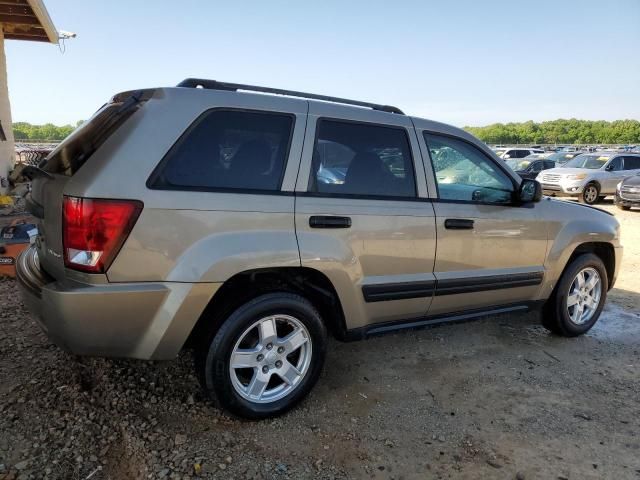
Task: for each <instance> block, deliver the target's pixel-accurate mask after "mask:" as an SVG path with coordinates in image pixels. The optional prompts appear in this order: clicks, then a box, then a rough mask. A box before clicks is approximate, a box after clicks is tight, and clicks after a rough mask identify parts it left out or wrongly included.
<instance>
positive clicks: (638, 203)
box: [615, 173, 640, 210]
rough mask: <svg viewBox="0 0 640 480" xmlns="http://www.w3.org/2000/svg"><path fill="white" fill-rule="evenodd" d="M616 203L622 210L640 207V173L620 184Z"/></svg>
mask: <svg viewBox="0 0 640 480" xmlns="http://www.w3.org/2000/svg"><path fill="white" fill-rule="evenodd" d="M615 204H616V205H617V206H618V208H620V209H622V210H629V209H630V208H632V207H637V208H640V173H638V174H636V175H633V176H630V177H627V178H625V179H623V180H622V181H621V182H620V183H619V184H618V186H617V188H616V196H615Z"/></svg>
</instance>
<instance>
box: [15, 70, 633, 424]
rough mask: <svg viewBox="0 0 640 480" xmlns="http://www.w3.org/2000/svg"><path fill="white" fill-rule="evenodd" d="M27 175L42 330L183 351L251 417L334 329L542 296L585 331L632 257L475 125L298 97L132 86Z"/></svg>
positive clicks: (282, 394) (32, 272)
mask: <svg viewBox="0 0 640 480" xmlns="http://www.w3.org/2000/svg"><path fill="white" fill-rule="evenodd" d="M198 87H200V88H198ZM28 173H29V175H30V176H31V178H32V180H33V182H32V183H33V188H32V193H31V195H30V197H28V199H27V203H28V208H29V210H30V212H31V213H32V214H33V215H34V216H35V217H36V218H37V221H38V229H39V234H38V236H37V238H36V241H35V243H34V244H33V245H32V246H31V248H29V249H27V250H25V252H24V253H23V254H22V255H21V256H20V257H19V259H18V261H17V274H18V279H19V283H20V286H21V290H22V293H23V296H24V299H25V302H26V303H27V305H28V306H29V308H30V309H31V311H32V312H34V314H35V315H36V317H37V319H38V321H39V322H40V325H41V326H42V328H43V329H44V330H45V331H46V332H47V334H48V335H49V337H50V338H51V339H52V340H53V341H54V342H55V343H57V344H58V345H60V346H61V347H63V348H65V349H67V350H69V351H70V352H73V353H74V354H78V355H99V356H114V357H132V358H140V359H153V360H167V359H171V358H174V357H175V356H176V355H177V354H178V353H179V352H180V351H181V350H182V349H183V348H186V347H189V348H192V349H193V351H194V352H195V360H196V361H195V367H196V370H197V373H198V377H199V379H200V382H201V384H202V387H203V388H204V390H205V391H206V393H207V394H208V395H210V397H211V398H212V399H214V400H216V401H217V402H218V403H219V404H220V405H221V406H222V407H223V408H225V409H226V410H228V411H230V412H233V413H234V414H236V415H240V416H243V417H247V418H254V419H257V418H265V417H269V416H273V415H278V414H280V413H283V412H285V411H287V410H288V409H290V408H291V407H292V406H294V405H295V404H296V403H297V402H299V401H300V400H302V399H303V398H304V397H305V396H306V395H307V394H308V393H309V391H310V390H311V388H312V387H313V385H314V384H315V383H316V381H317V380H318V378H319V376H320V372H321V370H322V367H323V362H324V359H325V354H326V349H327V347H328V345H330V344H328V342H327V336H328V335H332V336H334V337H336V338H338V339H340V340H353V339H361V338H366V337H368V336H370V335H376V334H381V333H385V332H390V331H395V330H398V329H405V328H413V327H419V326H424V325H432V324H435V323H440V322H451V321H463V320H468V319H471V318H475V317H480V316H485V315H489V314H498V313H507V312H511V313H513V312H521V311H526V310H528V309H531V308H536V307H539V308H542V310H543V312H544V314H543V316H542V322H543V325H544V326H545V327H546V328H547V329H549V330H550V331H552V332H555V333H557V334H559V335H564V336H568V337H571V336H576V335H581V334H583V333H585V332H586V331H588V330H589V329H590V328H591V327H592V326H593V325H594V324H595V322H596V321H597V320H598V317H599V315H600V312H601V311H602V308H603V306H604V302H605V299H606V296H607V292H608V291H609V289H610V288H611V287H612V285H613V284H614V282H615V278H616V274H617V272H618V269H619V265H620V261H621V256H622V247H621V245H620V239H619V225H618V222H617V221H616V219H615V218H614V217H613V216H611V215H609V214H607V213H605V212H602V211H600V210H597V209H594V208H590V207H586V206H584V205H577V204H570V203H567V202H559V201H555V200H552V199H549V198H542V191H541V188H540V185H539V184H538V183H537V182H536V181H534V180H527V179H524V180H523V179H521V178H520V177H518V176H517V175H516V174H515V173H514V172H513V171H512V170H511V169H510V168H509V167H508V166H507V165H506V164H505V163H504V161H502V160H500V159H498V158H497V157H496V156H495V155H494V154H493V152H492V151H491V150H490V149H489V148H488V147H487V146H486V145H484V144H483V143H482V142H480V141H479V140H478V139H476V138H475V137H473V136H472V135H470V134H468V133H466V132H465V131H463V130H460V129H458V128H455V127H451V126H448V125H445V124H442V123H438V122H434V121H430V120H424V119H421V118H415V117H410V116H407V115H405V114H403V113H402V112H401V111H400V110H399V109H397V108H395V107H391V106H385V105H377V104H371V103H365V102H358V101H353V100H348V99H339V98H332V97H325V96H320V95H314V94H307V93H302V92H292V91H288V90H278V89H271V88H264V87H254V86H249V85H237V84H229V83H221V82H216V81H213V80H198V79H188V80H185V81H184V82H182V83H181V84H180V85H179V86H178V87H174V88H155V89H147V90H138V91H132V92H125V93H121V94H118V95H116V96H115V97H113V98H112V99H111V100H110V101H109V102H108V103H106V104H105V105H104V106H103V107H102V108H101V109H100V110H99V111H98V112H96V114H95V115H94V116H93V117H92V118H91V119H90V120H89V121H87V122H85V123H83V124H82V125H81V126H80V127H79V128H78V129H77V130H76V131H75V132H74V133H73V134H72V135H71V136H69V137H68V138H67V139H66V140H65V141H63V142H62V143H61V144H60V145H59V146H58V147H57V148H56V150H54V151H53V152H52V153H51V154H50V155H49V156H48V157H47V158H46V159H45V160H44V161H43V162H42V163H40V164H39V166H34V167H31V168H30V170H29V172H28ZM372 348H373V347H372ZM381 354H384V352H383V351H381Z"/></svg>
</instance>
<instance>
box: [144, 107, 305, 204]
mask: <svg viewBox="0 0 640 480" xmlns="http://www.w3.org/2000/svg"><path fill="white" fill-rule="evenodd" d="M293 124H294V119H293V116H292V115H288V114H274V113H263V112H249V111H239V110H238V111H236V110H210V111H208V112H206V113H204V114H203V115H202V116H200V118H198V119H197V120H196V121H195V122H194V123H193V124H192V125H191V127H189V129H188V130H187V131H186V132H185V134H184V135H182V137H181V138H180V139H179V140H178V141H177V142H176V144H175V145H174V146H173V147H172V148H171V150H169V153H168V154H167V155H166V156H165V158H164V159H163V161H162V162H161V163H160V166H159V167H158V170H157V172H155V173H154V174H153V175H152V177H151V179H150V181H149V186H150V187H151V188H168V189H179V190H182V189H186V190H205V191H206V190H260V191H277V190H280V186H281V183H282V176H283V173H284V167H285V164H286V159H287V156H288V153H289V143H290V139H291V133H292V130H293Z"/></svg>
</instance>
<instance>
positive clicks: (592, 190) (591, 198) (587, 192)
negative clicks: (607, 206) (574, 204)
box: [579, 183, 600, 205]
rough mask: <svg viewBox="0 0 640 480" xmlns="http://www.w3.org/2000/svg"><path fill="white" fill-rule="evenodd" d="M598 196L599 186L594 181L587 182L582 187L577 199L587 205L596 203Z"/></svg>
mask: <svg viewBox="0 0 640 480" xmlns="http://www.w3.org/2000/svg"><path fill="white" fill-rule="evenodd" d="M599 198H600V188H598V185H596V184H595V183H589V184H587V185H586V186H585V187H584V190H583V191H582V193H581V194H580V197H579V200H580V201H581V202H582V203H586V204H587V205H593V204H595V203H598V200H599Z"/></svg>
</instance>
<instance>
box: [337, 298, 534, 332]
mask: <svg viewBox="0 0 640 480" xmlns="http://www.w3.org/2000/svg"><path fill="white" fill-rule="evenodd" d="M537 304H538V302H529V303H519V304H514V305H505V306H502V307H496V308H490V309H477V310H467V311H463V312H456V313H451V314H445V315H437V316H433V317H424V318H414V319H410V320H397V321H393V322H384V323H374V324H372V325H367V326H366V327H361V328H354V329H351V330H348V331H347V333H346V339H347V340H361V339H363V338H366V337H369V336H373V335H381V334H385V333H389V332H394V331H398V330H405V329H409V328H422V327H428V326H433V325H440V324H445V323H456V322H464V321H468V320H473V319H477V318H481V317H487V316H490V315H500V314H504V313H514V312H526V311H528V310H532V309H533V308H534V307H535V306H536V305H537Z"/></svg>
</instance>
